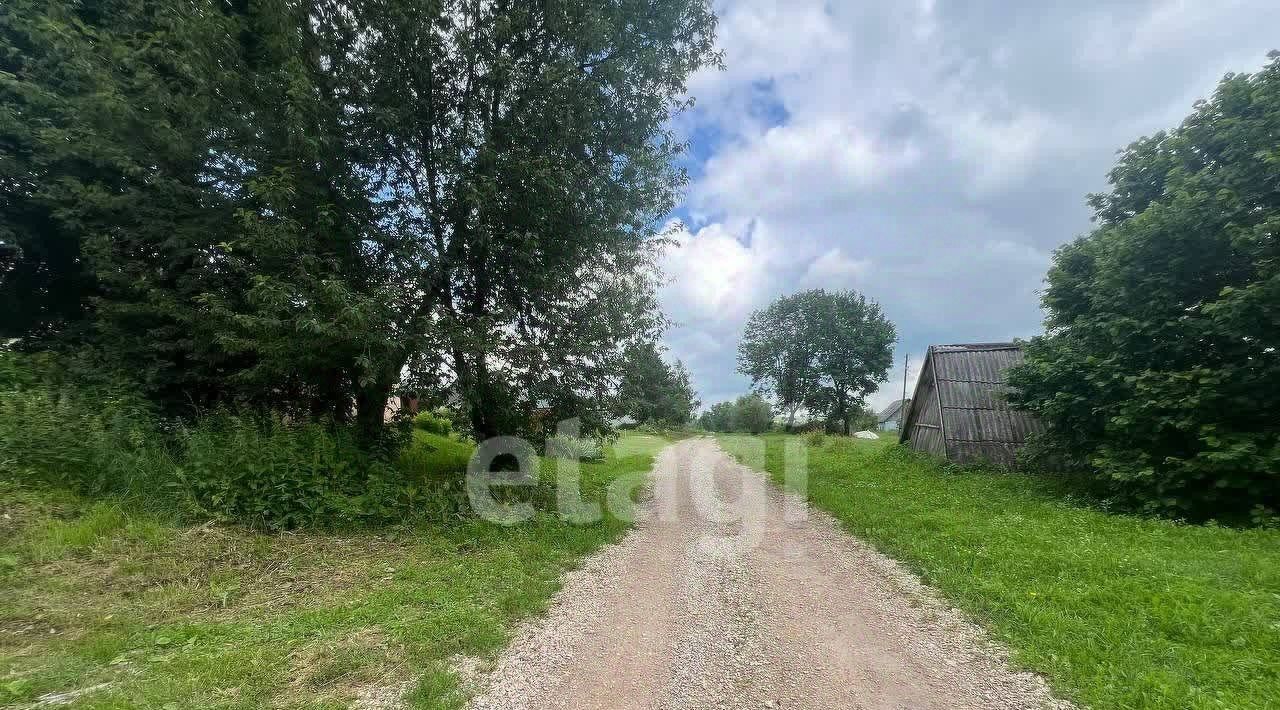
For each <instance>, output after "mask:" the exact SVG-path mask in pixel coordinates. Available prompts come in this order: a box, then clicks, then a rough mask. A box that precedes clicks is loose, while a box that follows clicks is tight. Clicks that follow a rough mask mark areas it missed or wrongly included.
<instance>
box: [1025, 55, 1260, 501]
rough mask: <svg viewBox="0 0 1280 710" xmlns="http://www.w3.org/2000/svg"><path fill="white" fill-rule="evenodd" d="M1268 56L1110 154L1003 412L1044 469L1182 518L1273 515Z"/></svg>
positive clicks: (1059, 260)
mask: <svg viewBox="0 0 1280 710" xmlns="http://www.w3.org/2000/svg"><path fill="white" fill-rule="evenodd" d="M1278 134H1280V55H1277V54H1276V53H1273V54H1272V55H1271V62H1270V63H1269V64H1268V65H1267V66H1266V67H1265V68H1264V69H1263V70H1262V71H1260V72H1258V73H1257V74H1254V75H1228V76H1227V77H1226V78H1225V79H1223V81H1222V83H1221V84H1219V86H1218V88H1217V91H1216V92H1215V93H1214V96H1213V98H1212V99H1210V100H1208V101H1201V102H1198V103H1197V104H1196V106H1195V110H1194V112H1193V113H1192V114H1191V115H1190V116H1189V117H1187V119H1186V120H1184V121H1183V123H1182V125H1181V126H1180V127H1178V128H1176V129H1174V130H1172V131H1169V132H1160V133H1157V134H1155V135H1154V136H1151V137H1149V138H1142V139H1140V140H1138V141H1136V142H1135V143H1133V144H1131V145H1130V146H1129V147H1128V148H1127V149H1125V150H1124V151H1123V152H1122V153H1121V155H1120V158H1119V161H1118V163H1117V165H1116V166H1115V168H1114V169H1113V170H1112V171H1111V173H1110V184H1111V190H1110V191H1109V192H1107V193H1104V194H1099V195H1093V196H1091V197H1090V200H1089V201H1090V204H1091V205H1092V207H1093V208H1094V211H1095V218H1096V220H1097V222H1098V226H1097V228H1096V229H1094V230H1093V232H1092V233H1090V234H1089V235H1088V236H1086V237H1083V238H1080V239H1078V240H1076V241H1075V242H1073V243H1071V244H1068V245H1067V246H1065V247H1063V248H1061V249H1060V250H1058V252H1057V253H1056V254H1055V256H1054V261H1053V265H1052V267H1051V268H1050V270H1049V274H1048V287H1047V289H1046V290H1045V293H1044V297H1043V302H1044V307H1045V310H1046V311H1047V314H1048V315H1047V319H1046V334H1045V335H1044V336H1041V337H1038V338H1034V339H1032V340H1031V341H1030V342H1029V343H1027V346H1026V353H1027V360H1026V364H1025V365H1024V366H1022V367H1020V368H1018V369H1016V370H1015V371H1014V372H1013V373H1012V375H1011V382H1012V384H1013V387H1014V391H1013V393H1012V399H1013V401H1014V402H1015V403H1016V404H1017V405H1019V406H1021V407H1025V408H1026V409H1029V410H1030V411H1033V412H1035V413H1036V414H1037V415H1039V417H1040V418H1041V420H1042V421H1044V423H1045V425H1046V427H1047V431H1046V432H1045V434H1044V435H1043V436H1042V437H1041V438H1040V440H1039V442H1038V444H1039V446H1040V449H1041V452H1042V453H1044V454H1047V455H1050V456H1052V457H1053V458H1055V459H1056V461H1057V463H1058V464H1059V465H1062V466H1065V467H1067V468H1070V469H1076V470H1080V471H1087V472H1090V473H1092V474H1093V475H1094V476H1096V480H1098V481H1099V482H1101V483H1102V484H1103V485H1104V486H1105V487H1106V488H1107V489H1108V490H1109V491H1110V492H1111V493H1113V494H1116V495H1118V496H1119V497H1121V498H1122V499H1124V500H1127V501H1129V502H1131V503H1134V504H1136V505H1139V506H1141V507H1142V508H1145V509H1148V510H1153V511H1163V512H1168V513H1174V514H1177V515H1181V516H1187V517H1206V516H1211V515H1220V514H1221V515H1240V514H1245V513H1249V512H1250V511H1251V510H1252V512H1254V513H1255V514H1256V515H1260V516H1266V515H1274V511H1275V510H1276V509H1277V507H1280V473H1277V472H1280V424H1278V423H1277V419H1276V417H1275V416H1274V411H1275V402H1277V401H1280V353H1278V352H1277V343H1276V334H1277V333H1280V241H1278V240H1277V238H1276V233H1277V229H1278V228H1280V170H1278V169H1277V168H1278V167H1280V149H1277V143H1276V135H1278Z"/></svg>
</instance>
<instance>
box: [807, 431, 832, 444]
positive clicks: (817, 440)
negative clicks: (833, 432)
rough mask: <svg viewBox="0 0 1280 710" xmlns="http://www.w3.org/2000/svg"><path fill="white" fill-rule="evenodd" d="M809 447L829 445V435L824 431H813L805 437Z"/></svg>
mask: <svg viewBox="0 0 1280 710" xmlns="http://www.w3.org/2000/svg"><path fill="white" fill-rule="evenodd" d="M805 441H806V442H808V444H809V446H822V445H823V444H825V443H827V434H826V432H823V431H811V432H809V433H808V435H806V436H805Z"/></svg>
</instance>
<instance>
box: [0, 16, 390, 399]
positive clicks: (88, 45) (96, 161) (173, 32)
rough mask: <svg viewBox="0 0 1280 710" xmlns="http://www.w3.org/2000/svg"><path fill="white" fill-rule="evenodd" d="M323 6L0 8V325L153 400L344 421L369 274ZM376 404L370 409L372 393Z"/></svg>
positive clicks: (335, 55) (370, 298)
mask: <svg viewBox="0 0 1280 710" xmlns="http://www.w3.org/2000/svg"><path fill="white" fill-rule="evenodd" d="M341 17H342V15H341V13H337V12H335V11H334V8H333V7H332V6H325V5H324V4H323V3H322V2H319V1H317V2H297V3H251V2H247V1H240V2H228V3H218V2H199V1H197V2H190V3H185V2H184V3H171V2H143V1H141V0H113V1H111V2H104V3H93V4H81V3H71V2H53V3H45V2H29V1H28V0H16V1H15V2H14V3H10V4H8V5H6V8H5V9H4V11H2V12H0V61H3V62H4V63H5V64H4V68H3V73H0V105H2V106H3V111H0V141H2V142H3V143H4V145H5V147H6V151H5V154H4V157H3V163H0V165H2V172H3V175H4V177H3V178H2V179H0V200H3V205H4V210H3V213H4V214H3V216H2V217H0V239H3V240H4V242H5V243H6V245H8V246H10V247H11V250H12V253H13V254H14V259H13V263H12V265H11V266H10V268H9V269H8V270H7V271H6V273H5V274H4V278H3V283H2V284H0V294H3V303H4V317H3V329H4V332H5V334H6V335H9V336H12V337H20V338H22V344H23V346H24V347H29V348H42V347H49V346H51V345H55V346H64V347H67V346H71V347H75V348H76V349H78V350H81V351H84V352H88V353H89V354H90V356H91V359H92V362H93V363H94V364H95V365H97V366H100V367H101V368H103V369H105V370H114V371H117V372H122V373H125V374H127V376H128V377H130V378H131V379H133V380H134V381H136V382H137V383H138V384H139V385H140V386H141V388H142V389H143V391H144V392H145V393H146V394H147V395H149V396H150V397H151V398H152V399H154V400H155V401H157V402H158V403H160V404H161V405H162V406H163V407H164V408H166V409H167V410H169V411H172V412H175V413H191V412H193V411H198V410H199V409H201V408H202V407H207V406H211V405H218V404H230V405H242V404H247V405H252V406H271V407H275V408H282V409H287V410H295V409H296V410H301V411H310V412H311V413H313V414H324V415H329V416H335V417H338V418H342V417H344V416H345V415H346V413H347V411H348V410H349V409H350V403H351V401H352V383H353V381H355V380H358V379H360V378H361V375H362V373H361V372H360V370H361V368H360V361H359V359H358V358H359V357H360V356H361V355H363V354H364V353H365V350H366V349H367V344H368V343H369V342H379V340H380V338H383V337H384V334H383V333H380V332H378V331H377V330H376V328H374V327H371V325H370V324H371V323H373V325H375V326H376V323H375V322H373V319H372V318H370V317H368V314H369V312H370V311H371V310H372V307H376V305H377V304H378V303H379V302H380V300H381V296H382V295H383V294H382V292H381V291H380V290H379V287H381V285H382V283H383V279H381V278H380V275H379V273H378V270H377V269H376V268H372V267H373V266H374V265H376V263H377V262H376V261H375V260H372V259H371V258H370V253H369V249H368V246H367V245H368V244H369V242H370V236H371V235H372V234H373V233H374V230H373V229H371V228H370V225H371V224H372V213H371V205H370V200H369V199H368V198H367V196H366V194H365V193H366V192H367V190H366V186H365V183H364V181H363V180H362V178H361V176H360V175H358V174H357V173H356V170H355V168H356V167H357V166H358V165H359V162H358V160H357V154H353V151H352V147H351V146H350V144H349V142H348V141H344V139H343V135H344V126H343V121H344V114H345V111H344V107H345V100H344V98H343V97H342V96H340V95H338V94H337V93H336V91H335V90H334V85H335V82H334V80H333V75H334V74H335V72H336V71H337V69H338V68H339V67H341V66H342V63H341V59H342V57H344V56H346V55H348V54H349V52H350V46H351V43H352V42H353V40H354V34H353V33H352V32H351V30H350V27H349V26H346V25H345V24H344V23H343V22H342V21H341V20H340V19H339V20H338V21H337V22H331V21H327V20H326V21H320V20H324V19H325V18H341ZM376 409H377V415H378V416H379V417H380V416H381V406H378V407H376Z"/></svg>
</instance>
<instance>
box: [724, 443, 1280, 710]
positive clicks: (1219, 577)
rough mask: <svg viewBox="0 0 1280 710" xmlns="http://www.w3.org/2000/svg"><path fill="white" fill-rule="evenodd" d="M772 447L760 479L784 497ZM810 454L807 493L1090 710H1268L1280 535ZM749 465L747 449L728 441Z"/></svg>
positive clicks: (1277, 651)
mask: <svg viewBox="0 0 1280 710" xmlns="http://www.w3.org/2000/svg"><path fill="white" fill-rule="evenodd" d="M784 441H785V439H784V438H783V437H780V436H779V437H768V438H767V439H766V447H765V465H766V469H767V470H768V472H769V473H770V475H771V476H772V477H773V479H774V480H775V481H777V482H778V483H779V484H783V483H784V474H785V473H786V472H785V468H784V467H785V463H786V460H785V451H784V447H783V442H784ZM837 441H839V442H840V445H838V446H837V445H835V441H832V442H829V443H828V445H827V446H825V447H822V448H811V449H810V450H809V456H808V477H807V479H806V485H807V495H808V497H809V500H810V501H811V502H812V503H813V504H814V505H815V506H817V507H819V508H821V509H823V510H826V511H828V512H830V513H831V514H833V515H834V516H835V517H836V518H837V519H838V520H840V522H841V523H842V524H843V526H844V527H845V529H846V530H848V531H849V532H850V533H852V534H854V535H857V536H858V537H859V538H861V539H863V540H866V541H867V542H869V543H871V544H873V545H875V546H876V548H878V549H879V550H880V551H882V552H884V553H886V554H888V555H890V556H891V557H894V558H895V559H897V560H899V561H901V562H903V563H905V564H906V565H907V566H909V568H910V569H912V570H913V571H914V572H916V573H917V574H919V575H921V576H922V577H923V578H924V581H925V582H926V583H927V584H929V585H930V586H932V587H934V588H935V589H937V590H939V591H940V592H941V593H942V594H943V595H944V596H945V597H946V598H947V600H948V601H949V602H951V603H952V604H954V605H956V606H957V607H959V608H961V609H963V610H965V611H966V612H968V613H970V614H972V615H973V616H974V617H975V618H977V619H978V620H979V621H981V622H983V623H984V624H985V625H986V626H987V627H988V628H989V629H990V630H991V631H992V634H993V636H994V637H995V638H996V639H997V640H998V641H1000V642H1001V643H1002V644H1003V645H1005V646H1006V647H1008V648H1010V649H1011V650H1012V651H1013V660H1014V662H1015V663H1016V664H1018V665H1019V666H1023V667H1027V668H1030V669H1032V670H1035V671H1039V672H1041V673H1043V674H1045V676H1046V677H1047V679H1048V680H1049V682H1050V684H1051V685H1052V686H1053V688H1054V689H1055V690H1056V691H1057V692H1058V693H1059V694H1061V695H1062V696H1064V697H1066V698H1068V699H1072V700H1076V701H1078V702H1077V704H1078V705H1079V706H1081V707H1089V708H1095V709H1096V710H1107V709H1115V710H1122V709H1123V710H1128V709H1130V708H1191V709H1194V710H1217V709H1219V708H1258V709H1259V710H1261V709H1263V708H1269V707H1271V706H1272V705H1274V699H1275V698H1276V697H1280V675H1278V674H1276V673H1275V672H1274V669H1276V668H1280V645H1278V644H1276V642H1275V639H1276V631H1277V630H1276V627H1275V623H1276V619H1277V618H1280V595H1277V590H1280V530H1239V529H1232V528H1226V527H1221V526H1215V525H1186V524H1181V523H1176V522H1173V521H1169V520H1163V519H1159V518H1151V517H1139V516H1131V515H1115V514H1110V513H1107V512H1104V511H1102V510H1098V509H1096V508H1093V507H1090V506H1088V505H1082V504H1081V502H1080V501H1078V500H1072V499H1070V498H1065V499H1064V487H1063V486H1062V485H1061V484H1060V482H1059V481H1058V480H1057V479H1055V478H1053V477H1050V476H1028V475H1019V474H1009V473H1007V472H994V471H987V470H983V469H980V468H960V469H957V468H954V467H948V466H947V465H946V464H945V463H941V462H938V461H935V460H933V459H931V458H929V457H926V456H921V455H917V454H915V453H914V452H911V451H909V450H907V449H904V448H902V447H897V446H892V445H890V443H889V442H887V441H883V440H882V441H860V440H856V439H846V438H841V439H839V440H837ZM721 443H722V444H723V445H724V446H725V448H726V450H728V451H730V452H733V451H735V450H736V451H738V452H739V453H740V454H742V455H746V456H758V451H759V448H758V446H759V445H758V442H741V443H739V438H737V437H723V438H721Z"/></svg>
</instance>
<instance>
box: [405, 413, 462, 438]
mask: <svg viewBox="0 0 1280 710" xmlns="http://www.w3.org/2000/svg"><path fill="white" fill-rule="evenodd" d="M413 428H415V429H420V430H422V431H425V432H427V433H428V434H436V435H438V436H450V435H451V434H453V421H452V420H451V419H450V418H449V415H448V413H447V412H446V411H444V410H436V411H435V412H422V413H421V414H419V415H418V416H416V417H414V418H413Z"/></svg>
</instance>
